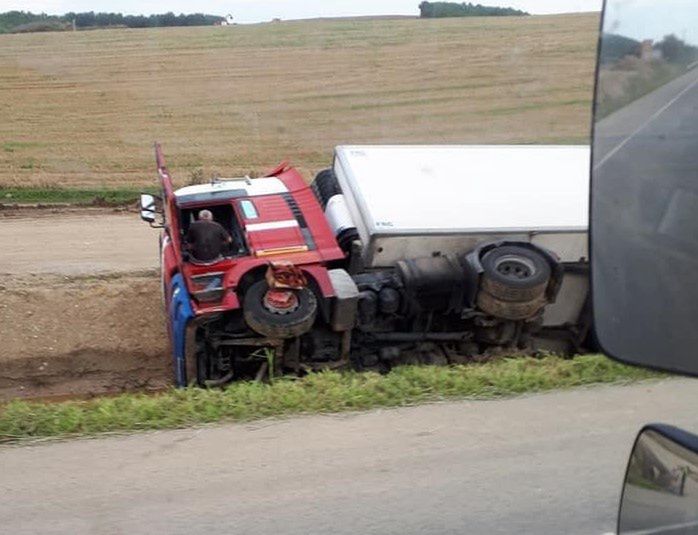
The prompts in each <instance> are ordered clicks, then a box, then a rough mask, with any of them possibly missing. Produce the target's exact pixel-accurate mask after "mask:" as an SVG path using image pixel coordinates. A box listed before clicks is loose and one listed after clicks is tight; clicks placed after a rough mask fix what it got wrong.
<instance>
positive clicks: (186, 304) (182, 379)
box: [169, 273, 194, 388]
mask: <svg viewBox="0 0 698 535" xmlns="http://www.w3.org/2000/svg"><path fill="white" fill-rule="evenodd" d="M193 317H194V311H193V310H192V308H191V301H190V299H189V292H188V291H187V287H186V285H185V284H184V279H183V278H182V275H181V274H180V273H177V275H175V276H174V277H172V299H171V300H170V310H169V321H170V333H171V336H172V340H171V342H172V358H173V360H174V362H173V366H174V372H175V383H176V386H177V387H178V388H183V387H185V386H187V359H186V356H187V355H186V351H187V326H188V325H189V322H190V321H191V319H192V318H193Z"/></svg>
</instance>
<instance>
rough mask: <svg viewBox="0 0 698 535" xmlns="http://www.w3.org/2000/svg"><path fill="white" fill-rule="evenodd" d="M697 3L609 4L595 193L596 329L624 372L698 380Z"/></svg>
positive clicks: (643, 0) (646, 0) (611, 0)
mask: <svg viewBox="0 0 698 535" xmlns="http://www.w3.org/2000/svg"><path fill="white" fill-rule="evenodd" d="M697 28H698V3H696V2H694V1H687V0H661V1H655V0H652V1H650V0H606V6H605V12H604V19H603V24H602V35H601V41H600V49H599V63H598V75H597V84H596V98H595V107H594V113H595V121H594V139H593V158H592V159H593V163H592V194H591V237H590V240H591V241H590V243H591V267H592V275H591V279H592V289H593V305H594V324H595V325H594V327H595V332H596V336H597V339H598V342H599V345H600V346H601V348H602V349H603V351H604V352H605V353H606V354H608V355H609V356H611V357H613V358H616V359H618V360H621V361H623V362H626V363H630V364H636V365H641V366H647V367H652V368H657V369H662V370H667V371H673V372H678V373H685V374H692V375H695V374H698V359H697V358H696V348H698V180H697V179H696V170H698V31H697V30H696V29H697Z"/></svg>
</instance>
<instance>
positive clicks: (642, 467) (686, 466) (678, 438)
mask: <svg viewBox="0 0 698 535" xmlns="http://www.w3.org/2000/svg"><path fill="white" fill-rule="evenodd" d="M697 530H698V437H697V436H695V435H692V434H690V433H686V432H685V431H682V430H680V429H677V428H675V427H671V426H667V425H659V424H655V425H649V426H647V427H645V428H644V429H643V430H642V431H641V432H640V434H639V435H638V437H637V440H636V441H635V446H634V447H633V451H632V454H631V455H630V461H629V462H628V468H627V470H626V474H625V482H624V484H623V496H622V498H621V504H620V510H619V512H618V530H617V531H618V534H619V535H623V534H630V533H636V534H639V533H672V534H680V533H685V534H688V533H696V531H697Z"/></svg>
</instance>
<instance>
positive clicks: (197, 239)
mask: <svg viewBox="0 0 698 535" xmlns="http://www.w3.org/2000/svg"><path fill="white" fill-rule="evenodd" d="M229 242H230V234H228V233H227V232H226V230H225V229H224V228H223V227H222V226H221V225H220V224H218V223H216V222H215V221H203V220H200V221H194V222H193V223H192V224H191V225H190V226H189V232H187V244H188V245H189V252H191V254H192V256H193V257H194V259H196V260H199V261H200V262H210V261H212V260H215V259H216V258H218V257H220V256H221V255H222V253H223V251H224V249H225V245H226V244H227V243H229Z"/></svg>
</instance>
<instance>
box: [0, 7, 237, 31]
mask: <svg viewBox="0 0 698 535" xmlns="http://www.w3.org/2000/svg"><path fill="white" fill-rule="evenodd" d="M224 20H225V18H224V17H219V16H217V15H206V14H204V13H193V14H189V15H185V14H183V13H182V14H179V15H175V14H174V13H172V12H168V13H163V14H160V15H148V16H145V15H123V14H121V13H95V12H94V11H87V12H83V13H74V12H72V11H71V12H69V13H66V14H65V15H63V16H60V17H56V16H49V15H46V14H45V13H41V14H38V15H37V14H34V13H29V12H24V11H8V12H7V13H0V33H5V32H10V31H48V30H51V29H53V30H59V29H68V28H70V27H72V24H73V21H75V27H76V28H78V29H83V28H108V27H110V26H126V27H128V28H150V27H156V26H210V25H213V24H214V23H216V22H221V21H224ZM37 23H42V24H37ZM34 28H35V29H34ZM15 29H17V30H15Z"/></svg>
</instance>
